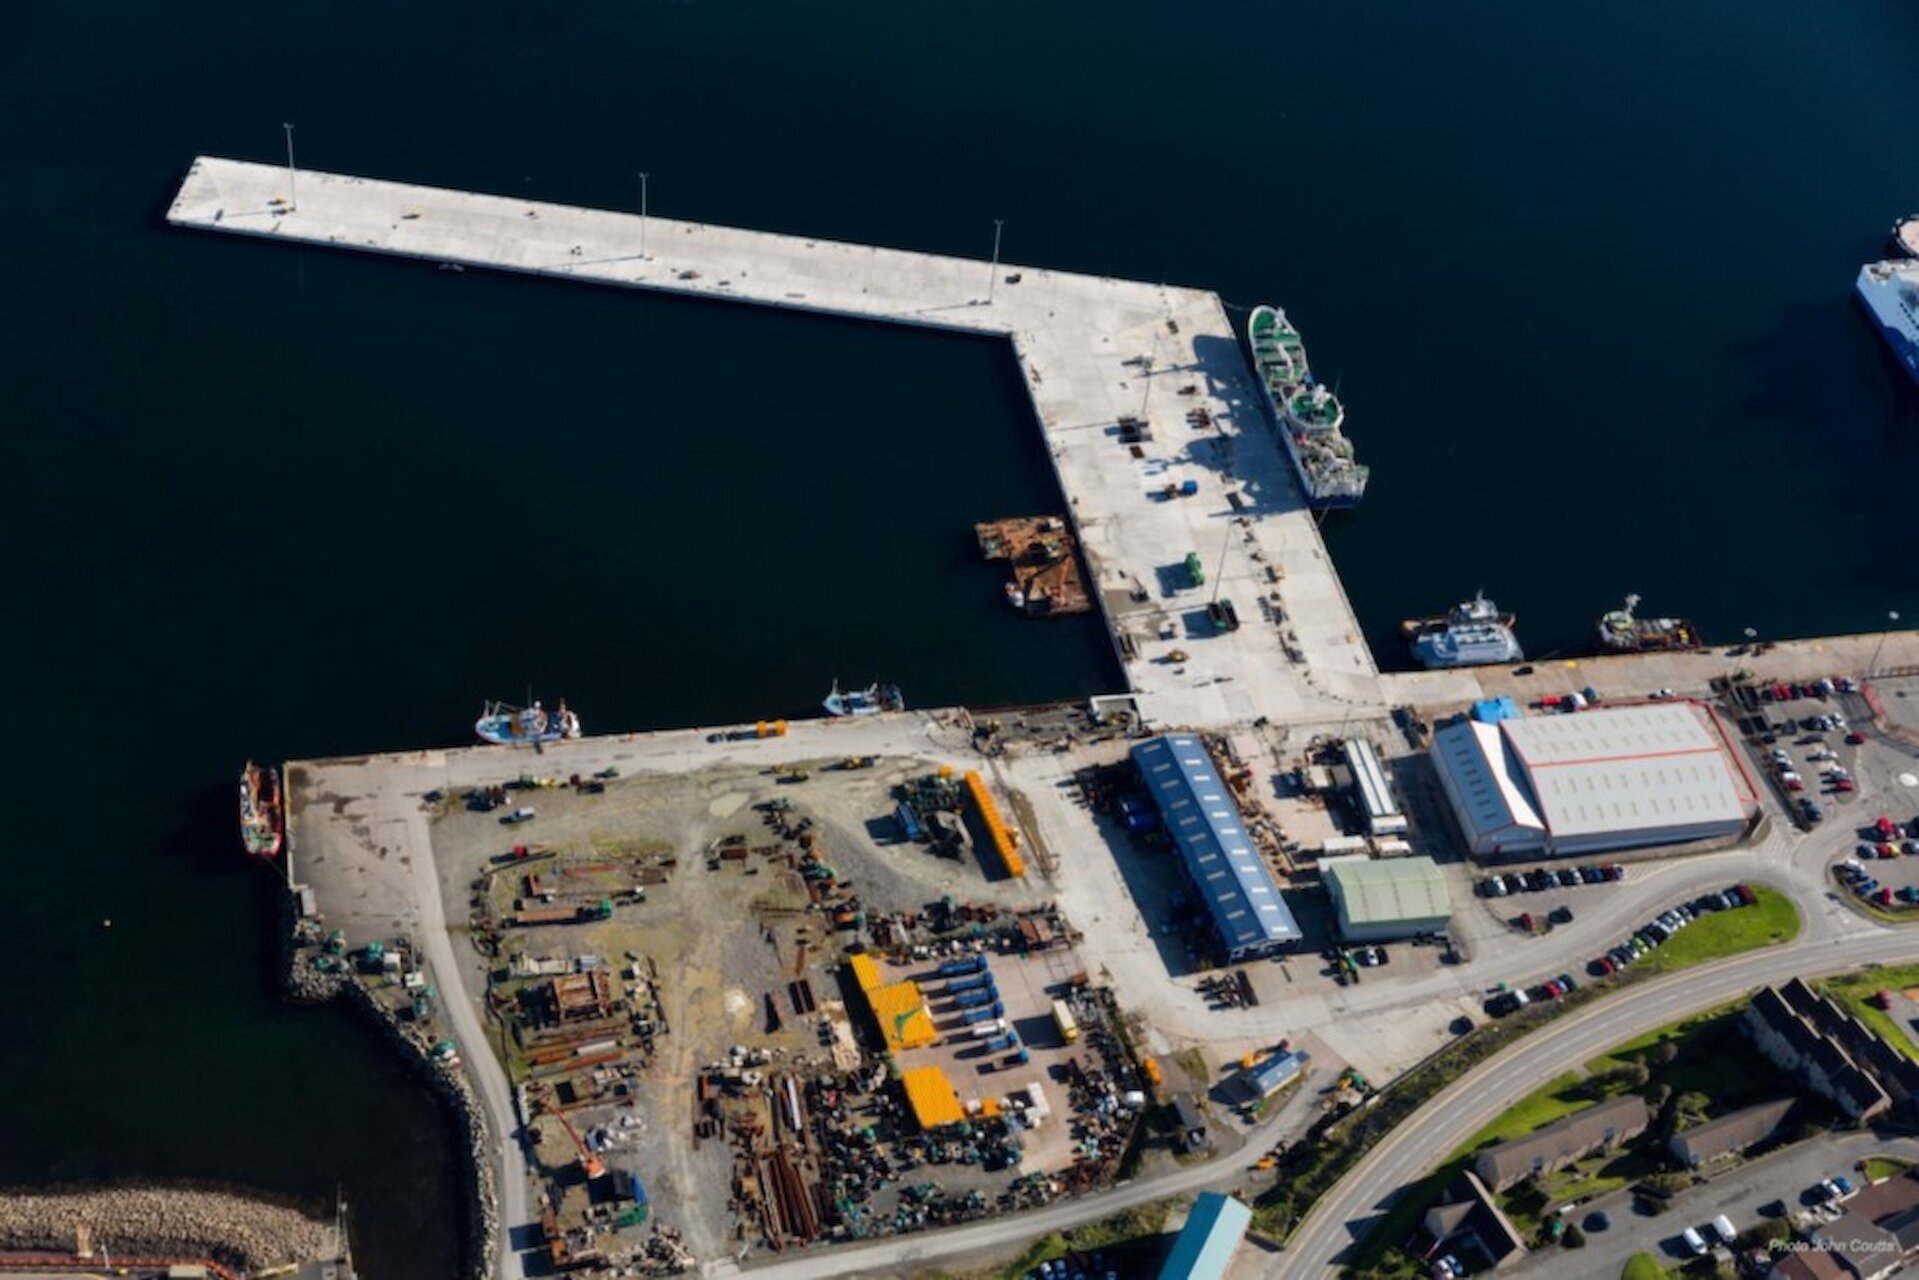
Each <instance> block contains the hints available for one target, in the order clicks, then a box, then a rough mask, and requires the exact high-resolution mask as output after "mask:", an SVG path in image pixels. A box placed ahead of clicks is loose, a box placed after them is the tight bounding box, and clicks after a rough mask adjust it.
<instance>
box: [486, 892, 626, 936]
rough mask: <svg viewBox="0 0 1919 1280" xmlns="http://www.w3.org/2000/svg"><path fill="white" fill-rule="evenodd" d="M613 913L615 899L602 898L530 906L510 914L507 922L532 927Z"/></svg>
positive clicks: (605, 917)
mask: <svg viewBox="0 0 1919 1280" xmlns="http://www.w3.org/2000/svg"><path fill="white" fill-rule="evenodd" d="M612 914H613V899H611V898H601V899H600V900H599V901H598V902H590V903H583V904H581V905H578V906H567V905H561V906H555V907H528V908H527V909H526V910H524V911H521V912H519V913H518V914H516V915H512V916H508V917H507V923H509V924H516V925H519V926H520V927H521V928H523V929H524V928H530V927H532V926H534V925H542V924H574V923H576V922H579V921H583V920H605V919H607V918H609V917H610V916H612Z"/></svg>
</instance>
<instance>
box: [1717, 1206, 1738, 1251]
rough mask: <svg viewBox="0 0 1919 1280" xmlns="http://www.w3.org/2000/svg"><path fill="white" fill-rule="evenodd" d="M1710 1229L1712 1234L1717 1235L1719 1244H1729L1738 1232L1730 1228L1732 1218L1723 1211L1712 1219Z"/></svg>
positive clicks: (1736, 1236)
mask: <svg viewBox="0 0 1919 1280" xmlns="http://www.w3.org/2000/svg"><path fill="white" fill-rule="evenodd" d="M1712 1230H1713V1234H1714V1235H1716V1236H1718V1237H1719V1243H1720V1244H1726V1245H1729V1244H1731V1243H1732V1242H1733V1241H1734V1240H1735V1239H1737V1238H1738V1236H1739V1233H1738V1232H1737V1231H1734V1230H1733V1229H1732V1219H1731V1218H1728V1217H1727V1216H1726V1215H1725V1214H1723V1213H1722V1214H1720V1215H1719V1216H1718V1217H1716V1218H1714V1219H1713V1220H1712Z"/></svg>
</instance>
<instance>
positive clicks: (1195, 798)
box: [1133, 733, 1300, 963]
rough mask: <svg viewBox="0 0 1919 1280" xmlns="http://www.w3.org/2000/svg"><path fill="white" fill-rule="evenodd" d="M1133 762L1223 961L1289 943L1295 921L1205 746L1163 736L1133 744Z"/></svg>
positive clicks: (1294, 938) (1187, 737)
mask: <svg viewBox="0 0 1919 1280" xmlns="http://www.w3.org/2000/svg"><path fill="white" fill-rule="evenodd" d="M1133 762H1134V763H1135V764H1136V765H1138V766H1139V772H1140V776H1141V777H1142V778H1144V779H1145V781H1146V788H1147V790H1148V791H1150V792H1152V795H1153V802H1154V803H1155V804H1156V805H1158V806H1159V812H1160V817H1161V818H1163V819H1164V820H1165V823H1166V830H1167V831H1168V833H1170V834H1171V835H1172V837H1173V843H1174V844H1175V845H1177V846H1178V848H1179V856H1180V859H1181V860H1182V861H1183V862H1184V863H1185V866H1186V873H1187V875H1188V876H1189V877H1190V878H1191V879H1192V882H1193V885H1194V887H1195V889H1196V890H1197V891H1198V893H1199V897H1200V900H1201V901H1202V902H1204V903H1205V904H1206V910H1207V912H1208V913H1209V914H1210V915H1211V917H1212V920H1213V926H1214V928H1215V929H1217V930H1218V931H1219V937H1220V942H1221V943H1222V944H1223V945H1224V947H1225V949H1226V958H1227V961H1228V962H1229V963H1237V962H1239V961H1241V960H1249V959H1252V958H1253V957H1256V956H1263V955H1270V954H1272V953H1273V952H1276V951H1282V950H1284V949H1286V948H1287V947H1290V946H1293V945H1294V944H1296V943H1297V942H1298V941H1299V939H1300V930H1299V924H1298V922H1297V921H1295V920H1294V919H1293V913H1292V911H1291V910H1290V909H1289V908H1288V907H1287V906H1286V900H1285V898H1284V897H1282V896H1281V895H1280V892H1279V885H1278V884H1276V883H1275V882H1274V880H1273V876H1272V872H1270V871H1268V870H1267V868H1266V863H1265V861H1264V860H1263V859H1261V858H1260V856H1259V850H1258V849H1257V848H1256V847H1255V846H1254V844H1253V839H1252V836H1251V835H1250V834H1248V832H1247V830H1246V824H1245V822H1244V821H1243V820H1242V819H1241V817H1240V813H1239V804H1238V802H1237V801H1235V800H1234V799H1233V794H1232V792H1231V791H1229V790H1228V789H1227V787H1226V783H1225V782H1224V781H1222V780H1221V778H1220V776H1219V771H1218V770H1217V769H1215V768H1214V767H1213V761H1212V758H1211V757H1210V756H1208V755H1207V754H1206V746H1205V744H1204V743H1202V742H1201V741H1200V740H1199V739H1198V738H1197V737H1196V736H1194V735H1193V734H1190V733H1181V734H1167V735H1165V736H1164V737H1159V738H1154V739H1152V740H1151V741H1149V742H1142V743H1140V744H1139V745H1138V746H1136V747H1134V748H1133Z"/></svg>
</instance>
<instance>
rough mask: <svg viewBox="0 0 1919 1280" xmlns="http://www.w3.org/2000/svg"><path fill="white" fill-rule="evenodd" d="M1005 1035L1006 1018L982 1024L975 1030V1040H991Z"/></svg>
mask: <svg viewBox="0 0 1919 1280" xmlns="http://www.w3.org/2000/svg"><path fill="white" fill-rule="evenodd" d="M1005 1034H1006V1020H1005V1019H1004V1018H995V1019H993V1020H992V1021H991V1022H982V1023H980V1025H979V1026H977V1027H974V1028H973V1038H974V1039H975V1040H990V1039H992V1038H993V1037H994V1036H1000V1035H1005Z"/></svg>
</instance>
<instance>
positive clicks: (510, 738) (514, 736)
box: [473, 698, 580, 747]
mask: <svg viewBox="0 0 1919 1280" xmlns="http://www.w3.org/2000/svg"><path fill="white" fill-rule="evenodd" d="M473 732H474V733H475V734H477V735H479V738H480V741H482V742H490V743H492V744H493V745H495V746H499V747H524V746H538V745H540V744H541V743H546V742H559V741H560V740H562V739H564V738H577V737H579V736H580V718H579V716H577V715H575V714H574V713H573V712H571V711H569V710H567V707H566V699H565V698H561V699H560V705H559V709H558V710H556V711H554V712H552V713H551V714H548V713H547V711H546V709H545V708H544V707H542V706H541V705H540V704H539V703H537V702H536V703H534V704H533V705H532V706H530V707H513V706H508V705H507V704H506V703H504V702H489V703H487V704H486V706H485V708H484V709H483V710H481V712H480V718H479V719H478V720H476V721H475V722H474V724H473Z"/></svg>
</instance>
